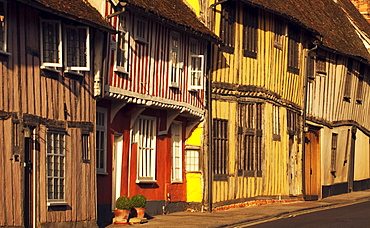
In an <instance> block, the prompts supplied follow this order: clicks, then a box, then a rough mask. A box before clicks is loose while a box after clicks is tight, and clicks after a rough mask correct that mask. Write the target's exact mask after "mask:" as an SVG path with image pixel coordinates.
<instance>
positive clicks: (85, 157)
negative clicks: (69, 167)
mask: <svg viewBox="0 0 370 228" xmlns="http://www.w3.org/2000/svg"><path fill="white" fill-rule="evenodd" d="M81 142H82V161H83V162H85V163H89V162H90V146H89V145H90V134H89V133H88V132H83V133H82V137H81Z"/></svg>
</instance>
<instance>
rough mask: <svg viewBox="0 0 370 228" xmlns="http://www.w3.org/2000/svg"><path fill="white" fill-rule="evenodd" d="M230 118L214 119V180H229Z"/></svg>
mask: <svg viewBox="0 0 370 228" xmlns="http://www.w3.org/2000/svg"><path fill="white" fill-rule="evenodd" d="M228 134H229V133H228V120H225V119H213V145H212V150H213V172H214V180H223V181H226V180H227V174H228V172H229V166H228V162H229V159H228V156H229V146H228V144H229V138H228V137H229V136H228Z"/></svg>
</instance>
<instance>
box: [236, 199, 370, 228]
mask: <svg viewBox="0 0 370 228" xmlns="http://www.w3.org/2000/svg"><path fill="white" fill-rule="evenodd" d="M239 227H246V226H239ZM248 227H253V228H278V227H284V228H287V227H299V228H301V227H310V228H312V227H313V228H321V227H325V228H328V227H329V228H330V227H333V228H334V227H335V228H347V227H356V228H358V227H369V228H370V201H366V202H362V203H358V204H353V205H349V206H344V207H339V208H333V209H327V210H322V211H317V212H312V213H309V214H302V215H297V216H291V217H287V218H282V219H278V220H275V221H270V222H266V223H261V224H258V225H252V226H248Z"/></svg>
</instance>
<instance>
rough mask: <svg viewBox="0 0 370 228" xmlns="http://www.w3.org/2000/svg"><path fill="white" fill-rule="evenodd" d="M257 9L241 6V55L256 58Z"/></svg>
mask: <svg viewBox="0 0 370 228" xmlns="http://www.w3.org/2000/svg"><path fill="white" fill-rule="evenodd" d="M258 15H259V13H258V9H257V8H253V7H250V6H247V5H244V6H243V55H244V57H250V58H254V59H256V58H257V52H258Z"/></svg>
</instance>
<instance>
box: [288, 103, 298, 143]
mask: <svg viewBox="0 0 370 228" xmlns="http://www.w3.org/2000/svg"><path fill="white" fill-rule="evenodd" d="M299 123H300V116H299V114H298V113H295V112H293V111H291V110H287V130H288V135H297V136H298V137H299V135H300V134H299V128H300V127H299Z"/></svg>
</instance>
